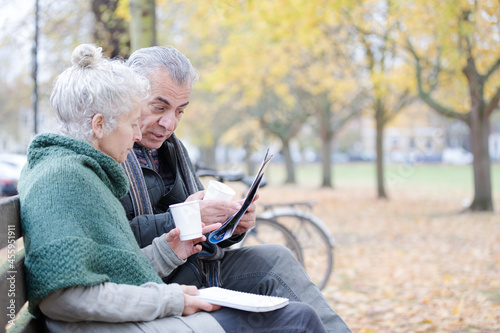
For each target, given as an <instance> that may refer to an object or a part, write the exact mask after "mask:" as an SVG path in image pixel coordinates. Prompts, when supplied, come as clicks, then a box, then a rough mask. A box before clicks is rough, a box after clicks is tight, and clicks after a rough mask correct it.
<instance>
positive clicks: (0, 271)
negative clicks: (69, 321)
mask: <svg viewBox="0 0 500 333" xmlns="http://www.w3.org/2000/svg"><path fill="white" fill-rule="evenodd" d="M21 237H22V231H21V219H20V216H19V196H14V197H8V198H3V199H0V245H1V246H0V247H1V248H2V250H0V251H1V252H0V259H1V261H0V264H1V266H0V275H1V277H0V279H1V280H0V294H1V296H0V307H1V311H0V313H1V319H0V332H4V331H5V332H7V333H18V332H26V333H39V332H47V330H46V328H45V325H44V323H43V321H41V320H37V319H35V318H33V317H32V316H31V314H30V313H29V312H28V308H27V304H28V303H27V290H26V277H25V272H24V245H23V242H22V239H20V238H21Z"/></svg>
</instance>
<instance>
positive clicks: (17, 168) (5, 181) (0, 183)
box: [0, 154, 26, 197]
mask: <svg viewBox="0 0 500 333" xmlns="http://www.w3.org/2000/svg"><path fill="white" fill-rule="evenodd" d="M24 164H26V156H24V155H20V154H0V196H1V197H3V196H12V195H16V194H17V183H18V181H19V177H20V175H21V170H22V168H23V166H24Z"/></svg>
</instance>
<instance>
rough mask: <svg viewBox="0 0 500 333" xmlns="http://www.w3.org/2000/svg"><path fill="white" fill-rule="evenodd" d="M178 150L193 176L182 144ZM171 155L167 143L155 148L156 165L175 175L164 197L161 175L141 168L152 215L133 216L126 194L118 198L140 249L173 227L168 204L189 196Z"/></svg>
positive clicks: (170, 146) (172, 154)
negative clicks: (157, 160)
mask: <svg viewBox="0 0 500 333" xmlns="http://www.w3.org/2000/svg"><path fill="white" fill-rule="evenodd" d="M182 148H183V150H184V155H185V156H186V159H187V163H188V167H189V168H190V170H191V172H193V174H196V171H195V169H194V166H193V164H192V162H191V160H190V158H189V155H188V152H187V150H186V148H185V147H184V145H182ZM175 154H176V153H175V148H174V146H173V144H172V143H170V142H169V141H168V140H167V141H165V143H164V144H163V145H162V146H161V147H160V148H159V149H158V158H159V160H160V165H162V166H164V167H168V168H169V170H170V172H171V174H172V175H175V181H174V182H173V186H172V188H171V189H170V190H169V191H168V193H166V194H164V191H165V184H164V182H163V180H162V178H161V176H160V175H159V174H158V173H157V172H156V171H154V170H153V169H150V168H148V167H145V166H143V167H142V172H143V174H144V179H145V181H146V186H147V188H148V193H149V197H150V200H151V204H152V206H153V212H154V214H150V215H139V216H136V215H135V212H134V208H133V205H132V199H131V197H130V193H127V194H126V195H125V196H124V197H123V198H122V199H121V202H122V205H123V207H124V208H125V212H126V213H127V217H128V219H129V223H130V227H131V228H132V231H133V233H134V235H135V238H136V240H137V242H138V244H139V246H140V247H141V248H142V247H145V246H147V245H150V244H151V243H152V241H153V239H154V238H156V237H158V236H161V235H162V234H164V233H166V232H169V231H170V230H172V229H173V228H175V224H174V221H173V218H172V215H171V213H170V211H169V209H168V208H169V206H170V205H172V204H175V203H180V202H184V201H185V200H186V199H187V197H188V196H189V192H188V190H187V189H186V186H185V185H184V181H183V177H182V175H181V174H180V172H179V169H180V168H179V167H178V166H177V165H176V163H175V161H176V158H175V156H176V155H175ZM195 178H196V183H197V185H198V188H199V189H203V184H202V183H201V182H200V180H199V179H198V178H197V177H195ZM221 222H224V221H221ZM241 239H242V236H235V237H233V238H231V239H229V240H227V241H226V242H222V243H221V244H219V245H220V246H221V247H227V246H230V245H232V244H235V243H237V242H239V241H240V240H241Z"/></svg>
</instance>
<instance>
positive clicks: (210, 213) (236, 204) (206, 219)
mask: <svg viewBox="0 0 500 333" xmlns="http://www.w3.org/2000/svg"><path fill="white" fill-rule="evenodd" d="M204 195H205V191H199V192H197V193H195V194H192V195H190V196H189V197H188V198H187V200H186V201H191V200H201V199H203V196H204ZM258 198H259V194H257V195H255V198H254V200H253V202H252V204H250V206H249V207H248V209H247V211H246V212H245V214H244V215H243V216H242V217H241V220H240V222H239V223H238V226H237V227H236V229H235V231H234V234H235V235H239V234H242V233H244V232H247V231H248V230H250V229H251V228H253V226H254V225H255V217H256V214H255V209H256V206H255V204H254V202H255V201H256V200H257V199H258ZM243 202H244V200H243V199H242V200H238V201H228V200H201V201H200V214H201V221H202V222H203V223H205V225H211V224H213V223H224V222H225V221H226V220H227V219H228V218H230V217H231V216H233V215H234V214H236V213H237V212H238V211H239V210H240V208H241V206H242V205H243Z"/></svg>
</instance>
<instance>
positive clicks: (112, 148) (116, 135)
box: [92, 103, 142, 163]
mask: <svg viewBox="0 0 500 333" xmlns="http://www.w3.org/2000/svg"><path fill="white" fill-rule="evenodd" d="M140 115H141V105H140V104H139V103H137V105H136V107H134V110H133V111H132V112H129V113H127V114H124V115H122V116H121V117H120V118H119V119H118V124H117V126H116V129H115V130H114V131H113V132H112V133H110V134H108V135H103V132H102V131H103V130H102V128H103V126H102V125H103V124H102V122H103V120H102V119H101V125H100V126H99V121H100V119H99V118H102V115H101V114H96V115H95V116H94V118H93V119H92V123H93V128H94V135H95V137H96V138H97V139H96V140H95V141H94V147H95V148H96V149H99V150H100V151H102V152H103V153H105V154H107V155H109V156H111V157H112V158H113V159H114V160H116V161H117V162H118V163H123V162H124V161H125V159H126V158H127V155H128V154H129V153H130V150H131V149H132V147H133V145H134V142H136V141H140V140H141V138H142V135H141V131H140V129H139V124H138V121H139V117H140ZM96 117H97V118H96ZM94 123H96V124H95V125H94Z"/></svg>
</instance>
